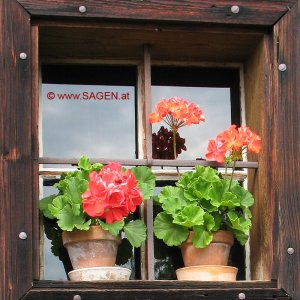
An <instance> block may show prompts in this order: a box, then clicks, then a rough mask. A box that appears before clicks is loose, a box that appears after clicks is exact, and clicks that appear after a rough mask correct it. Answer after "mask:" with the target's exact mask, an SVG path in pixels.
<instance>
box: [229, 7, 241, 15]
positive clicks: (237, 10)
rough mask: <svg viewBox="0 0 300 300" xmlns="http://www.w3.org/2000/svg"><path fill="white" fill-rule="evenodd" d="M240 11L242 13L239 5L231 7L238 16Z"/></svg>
mask: <svg viewBox="0 0 300 300" xmlns="http://www.w3.org/2000/svg"><path fill="white" fill-rule="evenodd" d="M239 11H240V8H239V7H238V6H237V5H233V6H231V12H232V13H233V14H238V13H239Z"/></svg>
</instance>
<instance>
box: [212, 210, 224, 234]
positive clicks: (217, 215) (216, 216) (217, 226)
mask: <svg viewBox="0 0 300 300" xmlns="http://www.w3.org/2000/svg"><path fill="white" fill-rule="evenodd" d="M211 215H212V216H213V218H214V222H215V226H214V227H213V228H212V231H218V230H219V229H220V228H221V225H222V222H223V221H224V220H223V217H222V215H220V213H219V212H218V211H216V212H213V213H211Z"/></svg>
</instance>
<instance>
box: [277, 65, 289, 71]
mask: <svg viewBox="0 0 300 300" xmlns="http://www.w3.org/2000/svg"><path fill="white" fill-rule="evenodd" d="M278 69H279V71H281V72H284V71H285V70H286V69H287V66H286V64H280V65H279V66H278Z"/></svg>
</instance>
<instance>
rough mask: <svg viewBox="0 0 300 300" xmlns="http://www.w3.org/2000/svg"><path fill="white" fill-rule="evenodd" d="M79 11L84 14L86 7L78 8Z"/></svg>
mask: <svg viewBox="0 0 300 300" xmlns="http://www.w3.org/2000/svg"><path fill="white" fill-rule="evenodd" d="M79 11H80V12H81V13H82V14H84V13H85V12H86V7H85V6H80V7H79Z"/></svg>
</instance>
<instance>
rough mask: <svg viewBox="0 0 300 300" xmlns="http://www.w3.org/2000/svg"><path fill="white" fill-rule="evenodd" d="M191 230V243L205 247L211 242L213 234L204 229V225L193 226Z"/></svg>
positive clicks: (197, 246) (198, 246)
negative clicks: (192, 235)
mask: <svg viewBox="0 0 300 300" xmlns="http://www.w3.org/2000/svg"><path fill="white" fill-rule="evenodd" d="M193 230H194V232H195V235H194V237H193V245H194V246H195V247H196V248H205V247H207V246H208V245H209V244H210V243H211V241H212V239H213V235H212V233H211V232H209V231H207V230H205V227H204V226H194V227H193Z"/></svg>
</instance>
